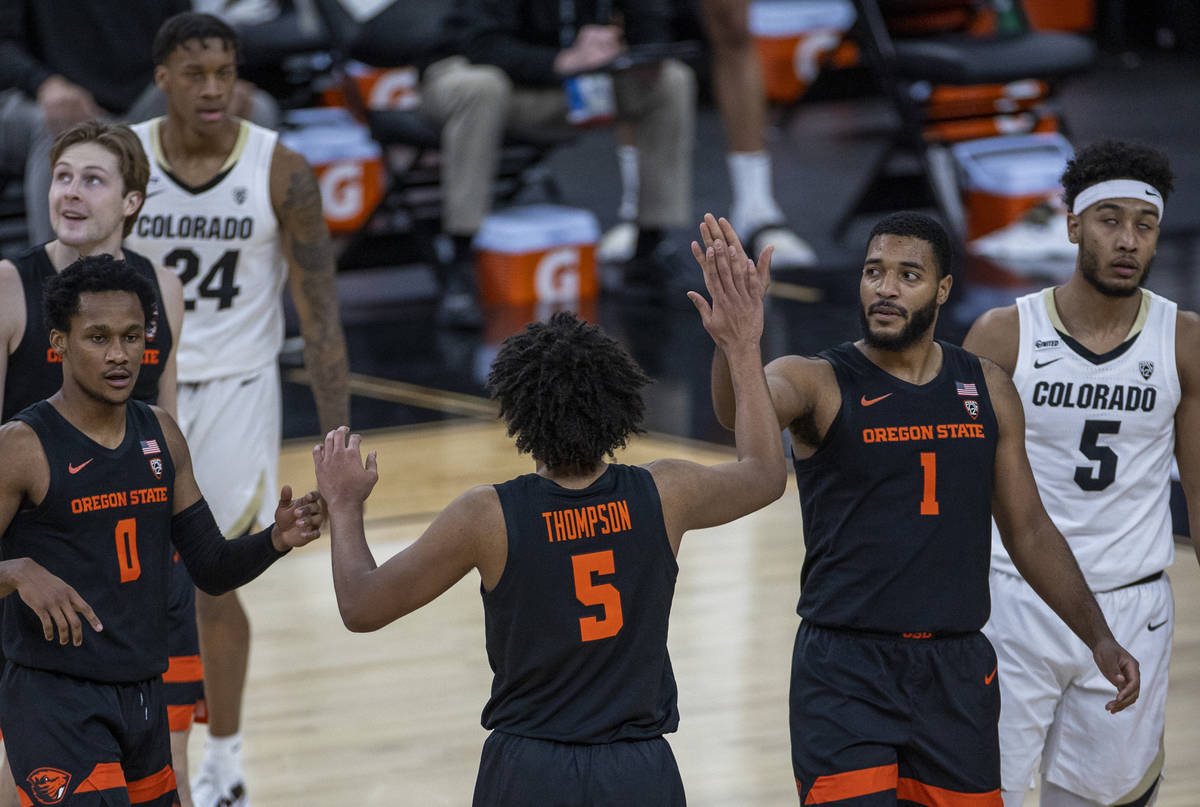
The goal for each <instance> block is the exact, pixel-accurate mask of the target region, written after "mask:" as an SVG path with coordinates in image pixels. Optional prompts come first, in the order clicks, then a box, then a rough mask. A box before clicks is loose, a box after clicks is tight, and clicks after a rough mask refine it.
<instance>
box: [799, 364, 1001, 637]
mask: <svg viewBox="0 0 1200 807" xmlns="http://www.w3.org/2000/svg"><path fill="white" fill-rule="evenodd" d="M938 344H939V345H940V346H941V350H942V368H941V370H940V371H939V372H938V374H937V376H936V377H935V378H934V379H933V380H932V381H930V382H928V383H926V384H921V385H915V384H909V383H907V382H905V381H902V380H901V379H899V378H896V377H895V376H893V375H891V374H890V373H887V372H885V371H884V370H882V369H880V368H879V367H878V366H876V365H875V364H874V363H872V362H871V361H870V360H869V359H867V357H866V356H864V355H863V354H862V352H861V351H860V350H859V349H858V348H857V347H855V346H854V345H853V344H851V343H849V342H847V343H845V344H843V345H839V346H838V347H836V348H833V349H830V350H827V351H825V352H824V353H821V354H820V357H821V358H822V359H825V360H826V361H828V362H829V363H830V364H831V365H832V366H833V369H834V372H835V373H836V375H837V380H838V386H839V387H840V388H841V394H842V405H841V410H840V411H839V412H838V414H837V416H836V417H835V418H834V421H833V423H832V424H831V425H830V427H829V431H828V433H827V434H826V435H825V438H824V440H823V441H822V443H821V445H820V447H819V448H818V449H817V451H816V453H814V454H813V455H812V456H811V457H810V458H808V459H800V460H796V461H795V467H796V482H797V484H798V486H799V488H800V503H801V509H802V512H803V518H804V544H805V558H804V566H803V569H802V571H801V593H800V603H799V606H798V608H797V610H798V612H799V613H800V615H801V616H802V617H804V618H805V619H809V620H811V621H812V622H814V623H816V624H819V625H824V626H827V627H844V628H853V629H858V630H870V631H881V632H886V633H898V634H913V635H922V634H926V633H929V634H935V635H936V634H946V633H965V632H970V631H975V630H979V629H980V628H982V627H983V624H984V622H986V621H987V617H988V610H989V598H988V577H987V575H988V560H989V553H990V546H991V496H992V475H993V465H994V462H995V453H996V433H997V426H996V418H995V415H994V413H993V411H992V404H991V399H990V398H989V397H988V391H987V384H986V383H985V382H984V377H983V368H982V367H981V365H980V363H979V359H978V358H976V357H975V356H973V355H971V354H970V353H967V352H966V351H964V350H963V349H961V348H959V347H955V346H954V345H950V344H947V343H945V342H941V341H939V342H938Z"/></svg>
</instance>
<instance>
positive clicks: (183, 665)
mask: <svg viewBox="0 0 1200 807" xmlns="http://www.w3.org/2000/svg"><path fill="white" fill-rule="evenodd" d="M162 680H163V681H164V682H165V683H168V684H191V683H194V682H196V681H203V680H204V665H203V664H201V663H200V657H199V656H171V658H170V661H168V662H167V671H166V672H165V673H163V676H162Z"/></svg>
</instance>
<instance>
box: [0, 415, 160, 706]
mask: <svg viewBox="0 0 1200 807" xmlns="http://www.w3.org/2000/svg"><path fill="white" fill-rule="evenodd" d="M15 420H19V421H22V422H24V423H26V424H28V425H29V426H30V427H31V428H32V429H33V430H34V432H35V433H36V434H37V437H38V439H39V440H40V441H41V445H42V450H43V451H44V452H45V455H46V462H47V463H48V464H49V467H50V485H49V487H48V488H47V490H46V495H45V497H44V498H43V499H42V501H41V502H39V503H38V504H37V505H36V506H34V507H28V508H25V509H22V510H20V511H18V512H17V514H16V516H15V517H14V518H13V520H12V522H11V523H10V524H9V526H8V529H7V530H6V531H5V533H4V537H3V544H2V546H3V551H4V557H7V558H20V557H33V558H35V559H36V560H37V562H38V563H39V564H40V565H41V566H43V567H44V568H45V569H46V570H47V571H48V572H50V573H51V574H54V575H56V576H58V577H59V578H61V579H62V580H64V581H65V582H67V583H68V584H70V585H71V586H72V587H74V589H75V590H76V591H77V592H78V593H79V595H80V596H81V597H82V598H83V599H84V601H85V602H87V603H88V604H89V605H90V606H91V607H92V610H93V611H95V612H96V616H97V617H98V618H99V619H100V622H101V623H102V624H103V626H104V629H103V630H102V631H101V632H99V633H97V632H95V631H93V630H92V629H91V627H90V626H88V625H87V624H86V623H85V624H84V627H83V644H82V645H81V646H80V647H74V646H72V645H70V644H67V645H60V644H59V643H58V642H57V640H55V641H53V642H49V641H46V638H45V635H44V634H43V632H42V624H41V622H40V620H39V619H38V618H37V616H36V615H35V614H34V612H33V610H32V609H31V608H29V606H27V605H25V603H24V602H23V601H21V600H20V598H19V597H17V596H15V595H10V596H9V597H8V598H6V605H5V607H4V608H3V623H2V624H3V641H4V654H5V656H7V657H8V660H9V661H12V662H16V663H17V664H21V665H23V666H26V667H33V668H36V669H41V670H49V671H52V672H60V673H65V674H67V675H73V676H76V677H78V678H86V679H90V680H93V681H112V682H119V681H140V680H145V679H148V678H154V677H156V676H159V675H161V674H162V673H163V671H165V670H166V669H167V627H166V619H167V581H168V571H169V568H170V563H171V556H172V554H173V553H174V547H173V546H172V544H171V511H172V502H173V497H172V492H173V491H174V488H175V466H174V465H173V463H172V462H171V456H170V454H169V453H168V452H167V446H166V440H165V439H164V438H163V433H162V429H161V428H160V427H159V423H158V418H157V417H156V416H155V414H154V412H153V410H152V409H151V408H150V407H149V406H147V405H145V404H142V403H139V402H137V401H130V402H129V403H128V404H127V405H126V407H125V438H124V440H123V441H122V442H121V445H119V446H118V447H116V448H111V449H110V448H106V447H104V446H102V445H100V444H99V443H97V442H95V441H94V440H92V439H91V438H89V437H88V436H87V435H86V434H84V433H83V432H81V431H79V429H77V428H75V427H74V426H73V425H71V423H70V422H68V421H67V419H66V418H64V417H63V416H62V415H61V414H60V413H59V412H58V410H57V409H55V408H54V406H53V405H52V404H51V403H49V402H48V401H42V402H40V403H36V404H34V405H33V406H31V407H29V408H27V409H24V410H22V411H21V412H19V413H18V414H17V416H16V418H15ZM56 639H57V637H56Z"/></svg>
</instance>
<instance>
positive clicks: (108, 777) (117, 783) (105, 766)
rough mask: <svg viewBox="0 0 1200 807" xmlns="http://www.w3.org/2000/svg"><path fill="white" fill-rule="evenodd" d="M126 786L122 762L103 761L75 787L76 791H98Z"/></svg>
mask: <svg viewBox="0 0 1200 807" xmlns="http://www.w3.org/2000/svg"><path fill="white" fill-rule="evenodd" d="M118 787H125V771H123V770H121V763H120V762H101V763H100V764H98V765H97V766H96V767H94V768H92V772H91V773H89V774H88V778H86V779H84V780H83V781H82V782H80V783H79V787H77V788H75V792H76V793H96V792H99V791H101V790H112V789H113V788H118Z"/></svg>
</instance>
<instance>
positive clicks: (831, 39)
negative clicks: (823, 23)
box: [792, 28, 842, 84]
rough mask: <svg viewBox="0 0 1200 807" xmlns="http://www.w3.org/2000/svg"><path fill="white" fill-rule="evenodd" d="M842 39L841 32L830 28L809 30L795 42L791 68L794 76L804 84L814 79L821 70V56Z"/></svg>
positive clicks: (810, 82)
mask: <svg viewBox="0 0 1200 807" xmlns="http://www.w3.org/2000/svg"><path fill="white" fill-rule="evenodd" d="M841 41H842V32H841V31H838V30H836V29H832V28H823V29H819V30H816V31H809V32H806V33H805V34H804V36H802V37H800V41H799V42H797V43H796V52H795V54H794V55H793V57H792V69H793V70H794V71H795V72H796V78H798V79H800V80H801V81H803V82H804V83H805V84H812V83H813V82H814V81H816V78H817V74H818V73H820V72H821V57H822V56H824V55H825V54H826V53H828V52H829V51H831V50H833V49H834V48H836V47H837V46H838V45H839V44H840V43H841Z"/></svg>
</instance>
